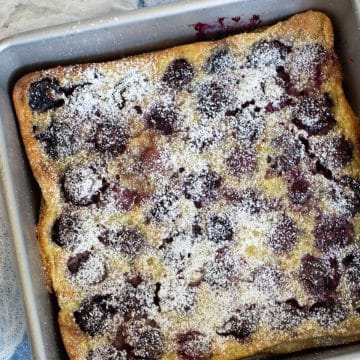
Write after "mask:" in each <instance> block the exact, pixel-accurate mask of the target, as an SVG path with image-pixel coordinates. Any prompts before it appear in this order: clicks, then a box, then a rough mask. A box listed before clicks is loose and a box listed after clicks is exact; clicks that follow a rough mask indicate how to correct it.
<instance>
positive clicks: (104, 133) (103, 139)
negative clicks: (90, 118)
mask: <svg viewBox="0 0 360 360" xmlns="http://www.w3.org/2000/svg"><path fill="white" fill-rule="evenodd" d="M127 141H128V134H127V132H126V131H125V129H124V128H123V127H122V126H121V125H119V124H112V123H110V122H105V123H102V124H100V125H99V126H98V127H97V130H96V133H95V137H94V144H95V149H96V151H98V152H99V153H102V154H111V155H118V154H122V153H123V152H124V151H125V149H126V145H127Z"/></svg>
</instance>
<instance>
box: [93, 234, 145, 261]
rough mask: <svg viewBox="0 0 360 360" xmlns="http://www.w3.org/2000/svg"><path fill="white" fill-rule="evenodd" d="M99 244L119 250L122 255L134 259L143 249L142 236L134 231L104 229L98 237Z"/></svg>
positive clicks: (143, 241)
mask: <svg viewBox="0 0 360 360" xmlns="http://www.w3.org/2000/svg"><path fill="white" fill-rule="evenodd" d="M98 239H99V241H100V242H101V243H103V244H104V245H106V246H111V247H113V248H114V249H116V250H119V251H120V252H121V253H122V254H124V255H125V256H129V257H131V258H132V257H134V256H136V255H137V254H138V253H140V252H141V250H142V249H143V248H144V244H145V239H144V236H143V235H142V234H141V233H140V232H139V231H138V230H136V229H131V228H121V229H118V230H110V229H106V228H105V229H104V230H103V231H102V232H101V234H100V235H99V236H98Z"/></svg>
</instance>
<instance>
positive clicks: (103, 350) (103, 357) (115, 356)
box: [86, 346, 121, 360]
mask: <svg viewBox="0 0 360 360" xmlns="http://www.w3.org/2000/svg"><path fill="white" fill-rule="evenodd" d="M120 359H121V355H120V353H119V352H118V351H117V349H116V348H114V347H113V346H105V347H98V348H96V349H93V350H90V351H89V353H88V354H87V356H86V360H120Z"/></svg>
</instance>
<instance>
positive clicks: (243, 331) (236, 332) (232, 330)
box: [217, 304, 259, 342]
mask: <svg viewBox="0 0 360 360" xmlns="http://www.w3.org/2000/svg"><path fill="white" fill-rule="evenodd" d="M258 322H259V313H258V310H257V309H256V306H255V305H253V304H251V305H244V306H243V307H242V308H240V309H238V310H236V312H235V314H234V315H232V316H231V317H230V319H229V320H227V321H226V322H225V324H224V325H223V326H222V328H221V329H219V330H218V331H217V333H218V334H219V335H221V336H231V337H232V338H234V339H235V340H237V341H239V342H245V341H247V340H249V339H250V337H251V334H252V333H253V332H254V331H256V329H257V327H258Z"/></svg>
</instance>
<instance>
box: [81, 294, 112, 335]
mask: <svg viewBox="0 0 360 360" xmlns="http://www.w3.org/2000/svg"><path fill="white" fill-rule="evenodd" d="M111 299H112V298H111V296H110V295H94V296H92V297H90V298H87V299H85V300H84V301H83V302H82V303H81V305H80V308H79V310H77V311H75V312H74V319H75V322H76V323H77V324H78V326H79V328H80V329H81V330H82V331H83V332H85V333H87V334H89V335H91V336H95V335H97V334H101V333H102V332H103V331H104V329H105V325H106V322H107V320H108V319H110V318H111V317H112V316H113V315H114V314H115V313H116V308H115V307H114V306H113V304H112V301H111Z"/></svg>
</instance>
